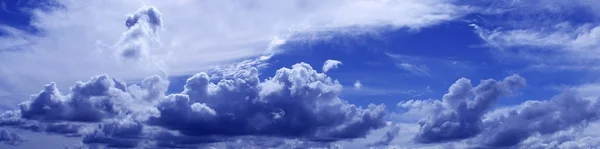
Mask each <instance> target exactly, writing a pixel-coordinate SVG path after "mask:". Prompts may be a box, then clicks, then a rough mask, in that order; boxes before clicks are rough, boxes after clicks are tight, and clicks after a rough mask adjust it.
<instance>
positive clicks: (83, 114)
mask: <svg viewBox="0 0 600 149" xmlns="http://www.w3.org/2000/svg"><path fill="white" fill-rule="evenodd" d="M166 84H168V83H167V81H164V80H162V79H161V78H160V77H158V76H153V77H148V78H147V79H145V80H144V81H143V82H142V84H141V85H142V86H137V85H133V86H129V87H127V86H126V84H125V83H124V82H122V81H119V80H116V79H113V78H110V77H109V76H108V75H99V76H95V77H92V78H91V80H90V81H87V82H77V85H75V86H73V87H71V92H72V93H71V94H67V95H63V94H62V93H61V92H60V91H59V90H58V89H57V87H56V84H55V83H50V84H48V85H46V86H45V88H44V90H42V91H41V92H40V93H39V94H37V95H34V96H32V99H31V100H29V101H26V102H23V103H22V104H20V105H19V106H20V113H21V116H22V117H23V118H25V119H30V120H38V121H50V122H52V121H59V122H60V121H73V122H100V121H103V120H104V119H110V118H114V117H116V116H119V115H123V114H126V113H130V112H134V114H143V115H140V116H141V117H140V118H144V117H147V116H148V115H146V114H151V113H153V112H155V110H156V109H152V108H145V107H139V106H144V105H146V106H148V105H151V103H152V102H153V101H152V100H156V99H160V98H161V96H163V95H164V93H165V92H166V89H167V88H166V87H167V85H166Z"/></svg>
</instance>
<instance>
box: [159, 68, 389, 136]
mask: <svg viewBox="0 0 600 149" xmlns="http://www.w3.org/2000/svg"><path fill="white" fill-rule="evenodd" d="M242 71H243V72H241V73H238V74H239V75H238V76H236V77H233V78H224V79H222V80H219V81H218V82H217V83H212V82H210V80H211V78H210V77H209V76H208V75H207V74H206V73H199V74H196V75H194V76H192V77H191V78H189V79H188V80H187V82H186V84H185V90H184V91H183V93H181V94H173V95H169V96H168V97H167V98H165V100H163V101H161V102H160V103H159V104H158V109H160V112H161V115H160V117H152V118H151V119H150V121H149V123H150V124H153V125H157V126H162V127H165V128H169V129H172V130H178V131H180V132H181V133H182V134H185V135H190V136H210V135H234V136H242V135H261V136H281V137H291V138H301V139H309V140H312V139H314V140H323V141H329V140H331V141H334V140H339V139H346V138H356V137H361V136H364V135H366V133H367V132H368V131H369V130H371V129H377V128H381V127H383V126H384V125H385V123H384V121H383V120H382V117H383V114H384V113H383V112H384V107H383V106H376V105H370V106H368V107H366V108H362V107H356V106H354V105H351V104H348V103H346V102H345V101H343V100H341V99H339V98H338V95H339V94H340V92H341V89H342V86H341V85H340V84H339V83H338V82H337V81H334V80H332V79H331V78H329V77H327V76H326V75H325V74H323V73H318V72H316V71H315V70H314V69H312V67H311V66H310V65H308V64H305V63H300V64H296V65H293V66H292V68H291V69H290V68H282V69H280V70H278V71H277V72H276V74H275V76H273V77H271V78H268V79H266V80H265V81H263V82H260V81H259V80H258V71H257V70H256V69H254V68H252V69H248V70H242Z"/></svg>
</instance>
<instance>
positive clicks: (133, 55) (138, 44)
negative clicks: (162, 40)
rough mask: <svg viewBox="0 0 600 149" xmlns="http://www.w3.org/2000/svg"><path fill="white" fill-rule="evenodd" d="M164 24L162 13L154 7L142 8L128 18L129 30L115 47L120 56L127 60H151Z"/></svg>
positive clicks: (126, 21) (126, 23)
mask: <svg viewBox="0 0 600 149" xmlns="http://www.w3.org/2000/svg"><path fill="white" fill-rule="evenodd" d="M162 24H163V23H162V15H161V13H160V12H159V11H158V9H156V8H155V7H152V6H146V7H142V8H140V9H139V10H138V11H137V12H135V13H133V14H130V15H129V16H127V20H125V25H126V26H127V27H128V28H129V30H127V31H126V32H124V33H123V36H122V37H121V40H120V41H119V42H118V43H117V45H115V46H116V48H117V52H118V55H119V56H120V57H122V58H125V59H134V60H139V59H149V58H150V52H151V51H150V50H151V49H152V44H156V43H158V42H159V39H158V31H159V30H160V29H161V27H162Z"/></svg>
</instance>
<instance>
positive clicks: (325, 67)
mask: <svg viewBox="0 0 600 149" xmlns="http://www.w3.org/2000/svg"><path fill="white" fill-rule="evenodd" d="M339 65H342V62H340V61H337V60H331V59H328V60H327V61H325V63H324V64H323V72H324V73H326V72H327V71H329V70H331V69H334V68H338V67H339Z"/></svg>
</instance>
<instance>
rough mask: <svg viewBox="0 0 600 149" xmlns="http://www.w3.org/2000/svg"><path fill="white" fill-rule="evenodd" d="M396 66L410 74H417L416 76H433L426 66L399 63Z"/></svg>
mask: <svg viewBox="0 0 600 149" xmlns="http://www.w3.org/2000/svg"><path fill="white" fill-rule="evenodd" d="M396 66H397V67H398V68H401V69H404V70H406V71H408V72H410V73H413V74H416V75H426V76H430V75H431V74H429V68H427V66H425V65H415V64H409V63H399V64H396Z"/></svg>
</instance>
